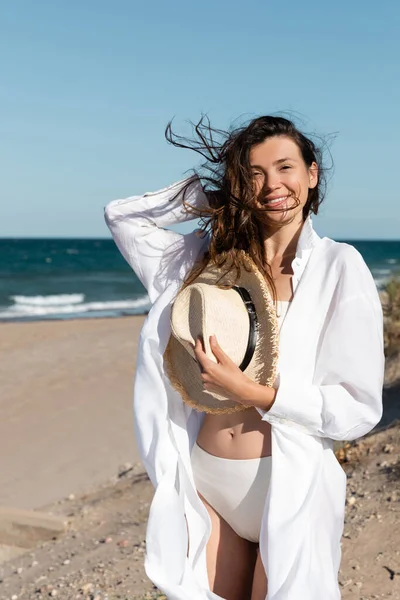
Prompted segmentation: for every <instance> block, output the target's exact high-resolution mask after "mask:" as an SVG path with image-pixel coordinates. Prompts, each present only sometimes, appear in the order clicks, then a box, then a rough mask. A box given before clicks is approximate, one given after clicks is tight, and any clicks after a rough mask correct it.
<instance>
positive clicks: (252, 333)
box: [232, 285, 258, 371]
mask: <svg viewBox="0 0 400 600" xmlns="http://www.w3.org/2000/svg"><path fill="white" fill-rule="evenodd" d="M232 289H233V290H235V292H237V293H238V294H239V296H240V297H241V298H242V300H243V302H244V305H245V307H246V309H247V312H248V315H249V324H250V327H249V339H248V340H247V348H246V352H245V354H244V358H243V360H242V362H241V364H240V365H239V369H240V370H241V371H244V370H245V369H246V368H247V367H248V366H249V364H250V361H251V359H252V358H253V354H254V351H255V349H256V345H257V326H258V319H257V313H256V307H255V306H254V303H253V301H252V299H251V296H250V294H249V292H248V290H246V288H244V287H240V286H238V285H234V286H233V287H232Z"/></svg>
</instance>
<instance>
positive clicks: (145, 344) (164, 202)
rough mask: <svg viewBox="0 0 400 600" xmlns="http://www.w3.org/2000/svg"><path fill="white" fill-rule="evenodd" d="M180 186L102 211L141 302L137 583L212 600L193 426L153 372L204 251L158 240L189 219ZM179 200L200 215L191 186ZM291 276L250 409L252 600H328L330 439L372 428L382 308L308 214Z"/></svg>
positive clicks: (333, 525)
mask: <svg viewBox="0 0 400 600" xmlns="http://www.w3.org/2000/svg"><path fill="white" fill-rule="evenodd" d="M187 181H188V180H183V181H182V182H178V183H175V184H173V185H172V186H169V187H168V188H165V189H163V190H160V191H157V192H154V193H148V194H144V195H142V196H132V197H130V198H126V199H124V200H115V201H113V202H111V203H110V204H108V206H107V207H106V208H105V218H106V222H107V224H108V226H109V228H110V230H111V233H112V235H113V237H114V240H115V242H116V244H117V246H118V248H119V249H120V251H121V253H122V255H123V256H124V257H125V259H126V260H127V261H128V263H129V264H130V265H131V267H132V268H133V269H134V271H135V272H136V274H137V276H138V277H139V279H140V280H141V282H142V283H143V285H144V286H145V288H146V289H147V291H148V294H149V297H150V300H151V302H152V308H151V310H150V312H149V314H148V316H147V318H146V321H145V323H144V325H143V328H142V331H141V335H140V340H139V349H138V359H137V367H136V376H135V385H134V405H133V410H134V427H135V435H136V440H137V443H138V447H139V451H140V455H141V458H142V460H143V463H144V466H145V468H146V470H147V472H148V474H149V477H150V479H151V481H152V482H153V484H154V486H155V488H156V490H155V495H154V498H153V502H152V505H151V508H150V515H149V521H148V527H147V536H146V546H147V549H146V560H145V567H146V572H147V575H148V576H149V578H150V579H151V580H152V581H153V582H154V583H155V584H156V585H157V586H158V587H159V588H160V589H161V590H162V591H163V592H164V593H165V594H166V596H167V597H168V599H169V600H205V599H206V598H207V599H214V600H216V599H218V598H220V597H219V596H217V595H216V594H214V593H212V592H211V591H210V589H209V585H208V579H207V571H206V560H205V547H206V543H207V540H208V538H209V535H210V531H211V522H210V519H209V516H208V513H207V511H206V509H205V507H204V505H203V503H202V502H201V500H200V499H199V497H198V495H197V492H196V489H195V486H194V481H193V472H192V468H191V462H190V452H191V448H192V446H193V444H194V442H195V440H196V438H197V433H198V431H199V428H200V426H201V423H202V420H203V416H204V415H203V413H199V412H197V411H196V410H193V409H192V408H190V407H189V406H188V405H186V404H185V403H184V402H183V401H182V399H181V397H180V395H179V393H178V392H177V391H176V390H174V388H173V387H172V386H171V385H170V382H169V380H168V378H167V376H166V374H165V373H164V369H163V353H164V350H165V347H166V345H167V342H168V339H169V336H170V309H171V302H172V301H173V299H174V297H175V294H176V292H177V291H178V289H179V288H180V286H181V285H182V281H183V279H184V277H185V275H186V274H187V273H188V271H189V269H190V268H191V267H192V266H193V263H194V261H195V259H196V258H197V257H198V256H199V254H200V253H201V252H203V251H204V250H205V249H206V247H207V245H208V243H209V239H208V238H207V237H206V238H204V239H201V238H200V237H199V236H198V235H197V233H196V231H194V232H191V233H189V234H186V235H182V234H178V233H175V232H173V231H171V230H169V229H164V228H168V227H170V226H171V225H172V224H174V223H179V222H183V221H187V220H189V219H192V218H193V216H192V215H189V214H187V213H186V211H185V210H184V207H183V205H182V192H181V190H182V187H183V185H184V184H185V183H187ZM177 193H178V195H177V197H176V198H175V199H174V200H173V201H171V199H172V198H173V196H175V195H176V194H177ZM186 200H187V201H188V202H190V203H191V204H195V205H197V206H200V205H206V204H207V199H206V196H205V194H204V192H203V189H202V187H201V184H200V182H199V181H197V180H194V181H193V183H192V185H191V186H190V189H189V194H188V196H187V197H186ZM292 268H293V277H292V284H293V290H294V296H293V300H292V302H291V304H290V307H289V310H288V312H287V314H286V317H285V319H284V321H283V324H282V327H281V331H280V358H279V370H280V375H279V387H278V391H277V395H276V399H275V402H274V404H273V406H272V407H271V409H270V410H269V411H267V412H266V411H262V410H259V412H260V414H261V416H262V418H263V419H264V420H266V421H268V422H269V423H271V425H272V428H271V429H272V431H271V435H272V470H271V480H270V485H269V489H268V494H267V498H266V502H265V506H264V513H263V519H262V525H261V534H260V552H261V557H262V560H263V564H264V567H265V571H266V574H267V577H268V595H267V598H266V600H338V599H339V598H340V592H339V587H338V570H339V566H340V559H341V546H340V540H341V535H342V531H343V523H344V505H345V491H346V476H345V473H344V471H343V469H342V468H341V466H340V464H339V463H338V461H337V459H336V457H335V455H334V452H333V440H353V439H356V438H358V437H361V436H363V435H365V434H366V433H368V432H369V431H370V430H371V429H372V428H373V427H374V426H375V425H376V424H377V423H378V422H379V420H380V418H381V416H382V386H383V377H384V353H383V318H382V308H381V303H380V299H379V295H378V292H377V289H376V286H375V283H374V280H373V278H372V275H371V273H370V271H369V269H368V267H367V266H366V264H365V262H364V260H363V258H362V257H361V255H360V254H359V252H358V251H357V250H356V249H355V248H354V247H353V246H351V245H348V244H344V243H338V242H335V241H333V240H331V239H329V238H326V237H325V238H320V237H319V236H318V235H317V233H316V232H315V230H314V229H313V226H312V220H311V216H309V217H308V218H307V219H306V221H305V223H304V225H303V228H302V231H301V235H300V238H299V241H298V245H297V252H296V256H295V258H294V260H293V262H292ZM189 542H190V544H189ZM188 546H189V551H188Z"/></svg>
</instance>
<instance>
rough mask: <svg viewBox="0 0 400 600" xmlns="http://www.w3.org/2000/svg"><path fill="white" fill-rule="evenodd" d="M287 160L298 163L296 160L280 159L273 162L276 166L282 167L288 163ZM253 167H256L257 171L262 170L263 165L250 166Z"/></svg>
mask: <svg viewBox="0 0 400 600" xmlns="http://www.w3.org/2000/svg"><path fill="white" fill-rule="evenodd" d="M287 160H291V161H293V162H296V159H295V158H289V157H287V158H279V159H278V160H276V161H275V162H273V163H272V164H273V165H274V166H275V165H280V164H281V163H284V162H286V161H287ZM250 166H251V167H254V168H255V169H262V168H263V167H262V166H261V165H250Z"/></svg>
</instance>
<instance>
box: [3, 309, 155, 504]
mask: <svg viewBox="0 0 400 600" xmlns="http://www.w3.org/2000/svg"><path fill="white" fill-rule="evenodd" d="M143 321H144V317H143V316H138V317H124V318H120V319H86V320H78V319H77V320H71V321H47V322H31V323H2V324H0V352H1V361H0V382H1V394H0V415H1V419H0V505H3V506H15V507H18V508H38V507H41V506H43V505H46V504H48V503H50V502H53V501H55V500H58V499H60V498H63V497H65V496H67V495H69V494H70V493H74V494H75V493H79V492H80V491H83V490H86V489H88V488H89V487H91V486H92V485H96V484H97V483H102V482H104V481H105V480H106V479H108V478H109V477H111V476H113V475H115V473H116V472H117V470H118V467H119V465H120V464H121V463H125V462H131V463H135V462H136V461H138V460H139V458H138V454H137V449H136V446H135V442H134V435H133V418H132V390H133V377H134V371H135V364H136V353H137V341H138V337H139V333H140V329H141V327H142V324H143Z"/></svg>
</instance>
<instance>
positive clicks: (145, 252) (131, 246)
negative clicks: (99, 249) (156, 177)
mask: <svg viewBox="0 0 400 600" xmlns="http://www.w3.org/2000/svg"><path fill="white" fill-rule="evenodd" d="M191 180H193V183H191V184H190V185H189V187H188V189H187V192H186V195H185V201H186V202H188V203H189V204H190V205H192V206H195V207H202V206H207V205H208V201H207V197H206V195H205V193H204V191H203V188H202V185H201V183H200V180H199V179H197V178H194V177H188V178H186V179H183V180H182V181H178V182H176V183H174V184H172V185H170V186H169V187H167V188H164V189H161V190H158V191H156V192H148V193H145V194H144V195H142V196H130V197H129V198H125V199H122V200H113V201H112V202H110V203H109V204H108V205H107V206H106V207H105V208H104V218H105V221H106V223H107V226H108V227H109V229H110V231H111V234H112V236H113V238H114V241H115V243H116V245H117V247H118V249H119V250H120V252H121V254H122V256H123V257H124V258H125V260H126V261H127V262H128V263H129V265H130V266H131V267H132V269H133V270H134V271H135V273H136V275H137V276H138V278H139V279H140V281H141V282H142V284H143V285H144V287H145V288H146V290H147V292H148V294H149V297H150V301H151V303H154V302H155V300H156V299H157V297H158V295H159V294H160V293H161V292H162V291H163V289H165V287H166V285H167V284H168V282H169V281H170V280H171V278H176V277H178V276H179V274H180V269H181V268H184V263H185V262H187V263H188V264H189V263H190V261H191V260H192V262H193V258H195V257H196V256H197V254H198V252H199V251H200V249H201V247H202V246H203V245H204V239H202V238H200V237H199V236H198V233H197V231H193V232H191V233H188V234H180V233H177V232H175V231H172V230H171V229H168V227H170V226H171V225H174V224H177V223H183V222H185V221H189V220H193V219H195V218H196V216H195V215H193V214H192V213H190V212H188V211H187V210H185V207H184V205H183V193H184V189H185V187H186V185H187V184H188V183H190V181H191Z"/></svg>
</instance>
